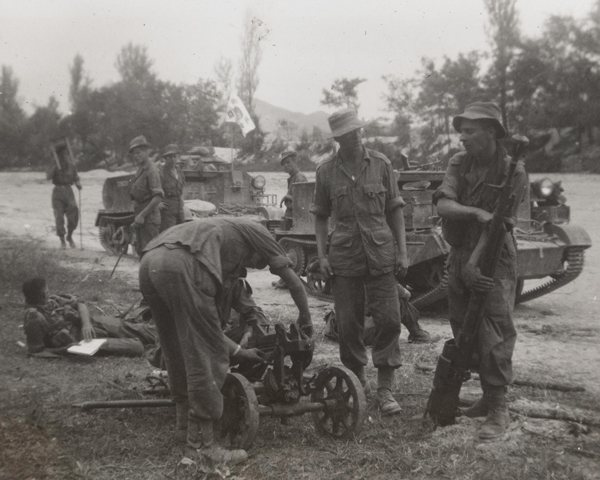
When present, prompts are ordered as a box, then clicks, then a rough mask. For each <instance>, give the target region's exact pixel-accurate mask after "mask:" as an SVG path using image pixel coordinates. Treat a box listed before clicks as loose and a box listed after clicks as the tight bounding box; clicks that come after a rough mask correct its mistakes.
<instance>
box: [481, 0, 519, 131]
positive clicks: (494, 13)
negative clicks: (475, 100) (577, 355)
mask: <svg viewBox="0 0 600 480" xmlns="http://www.w3.org/2000/svg"><path fill="white" fill-rule="evenodd" d="M483 1H484V4H485V8H486V10H487V12H488V21H489V25H488V28H487V34H488V38H489V41H490V44H491V46H492V53H493V57H494V61H493V64H492V67H491V69H490V72H489V76H488V83H489V86H490V90H491V92H492V93H493V94H494V95H495V96H497V98H498V99H499V102H498V103H499V106H500V110H501V111H502V123H503V124H504V126H505V127H506V128H508V127H509V125H508V115H507V104H508V102H509V88H510V86H509V83H508V78H509V69H510V66H511V62H512V59H513V57H514V53H515V49H516V48H517V47H518V46H519V44H520V30H519V13H518V11H517V7H516V4H517V0H483Z"/></svg>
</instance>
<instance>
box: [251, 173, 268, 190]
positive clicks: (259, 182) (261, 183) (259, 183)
mask: <svg viewBox="0 0 600 480" xmlns="http://www.w3.org/2000/svg"><path fill="white" fill-rule="evenodd" d="M266 184H267V180H266V179H265V177H263V176H262V175H257V176H256V177H254V178H253V179H252V186H253V187H254V188H256V189H257V190H262V189H263V188H265V185H266Z"/></svg>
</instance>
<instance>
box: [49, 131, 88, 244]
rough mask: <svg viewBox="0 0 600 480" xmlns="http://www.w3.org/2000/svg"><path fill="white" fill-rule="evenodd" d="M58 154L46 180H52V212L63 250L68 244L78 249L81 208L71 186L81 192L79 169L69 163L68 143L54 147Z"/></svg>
mask: <svg viewBox="0 0 600 480" xmlns="http://www.w3.org/2000/svg"><path fill="white" fill-rule="evenodd" d="M52 148H53V149H54V152H55V153H56V157H55V159H56V160H57V164H54V165H52V167H51V168H50V170H48V172H47V173H46V178H47V179H48V180H52V183H53V184H54V189H53V190H52V210H54V221H55V223H56V235H58V238H59V239H60V246H61V248H67V243H66V242H65V233H66V234H67V238H66V240H67V242H69V246H70V247H71V248H76V245H75V242H74V241H73V232H74V231H75V229H76V228H77V223H78V222H79V208H77V202H76V201H75V195H73V189H72V188H71V185H73V184H75V186H76V187H77V188H78V189H79V190H81V189H82V186H81V182H80V180H79V174H78V173H77V168H76V167H75V165H73V164H72V163H71V162H70V161H69V151H68V149H67V145H66V142H65V143H60V144H58V145H56V146H53V147H52ZM65 217H67V229H66V231H65Z"/></svg>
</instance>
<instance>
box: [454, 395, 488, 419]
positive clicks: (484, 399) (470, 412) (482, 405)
mask: <svg viewBox="0 0 600 480" xmlns="http://www.w3.org/2000/svg"><path fill="white" fill-rule="evenodd" d="M489 408H490V404H489V398H488V394H487V393H486V392H485V391H484V392H483V395H482V396H481V398H480V399H479V400H477V401H476V402H475V403H474V404H473V405H471V406H470V407H467V408H461V409H460V413H462V414H463V415H464V416H465V417H469V418H477V417H487V414H488V411H489Z"/></svg>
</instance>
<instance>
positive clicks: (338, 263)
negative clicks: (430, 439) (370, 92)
mask: <svg viewBox="0 0 600 480" xmlns="http://www.w3.org/2000/svg"><path fill="white" fill-rule="evenodd" d="M328 120H329V126H330V128H331V134H332V136H333V138H334V139H335V141H336V142H337V143H338V144H339V147H340V148H339V151H338V153H337V154H335V155H333V156H332V157H331V158H329V159H327V160H325V161H323V162H322V163H321V164H320V165H319V166H318V167H317V174H316V186H315V201H314V203H313V204H312V205H311V208H310V211H311V212H312V213H313V214H314V215H315V216H316V222H315V231H316V237H317V249H318V255H319V263H320V270H321V274H322V275H323V276H324V277H325V278H329V277H332V290H333V298H334V302H335V311H336V318H337V319H338V325H339V327H338V328H339V344H340V358H341V360H342V363H343V364H344V365H345V366H346V367H347V368H349V369H351V370H352V371H353V372H354V373H355V374H356V375H357V377H358V378H359V379H360V381H361V383H362V384H363V386H364V387H365V390H366V391H367V392H368V391H369V385H368V383H367V379H366V375H365V366H366V364H367V361H368V358H367V351H366V348H365V345H364V338H363V335H364V331H363V330H364V311H365V291H366V296H367V297H368V298H369V306H370V308H371V313H372V315H373V320H374V323H375V325H376V334H375V338H374V341H373V347H372V357H373V365H374V366H375V367H376V368H377V372H378V375H377V377H378V378H377V396H376V399H377V404H378V406H379V408H380V409H381V412H382V414H383V415H391V414H395V413H398V412H400V406H399V405H398V402H396V400H395V399H394V397H393V396H392V383H393V379H394V376H395V370H396V369H397V368H399V367H400V365H401V359H400V348H399V346H398V338H399V336H400V304H399V299H398V289H397V282H396V278H395V275H396V273H397V272H398V273H400V274H401V275H404V274H405V273H406V270H407V268H408V260H407V252H406V237H405V231H404V216H403V214H402V207H403V206H404V204H405V203H404V200H403V199H402V197H401V196H400V192H399V190H398V184H397V182H396V177H395V174H394V171H393V169H392V165H391V163H390V161H389V160H388V159H387V158H386V157H385V155H383V154H381V153H379V152H375V151H373V150H369V149H367V148H365V147H364V146H363V145H362V136H361V130H362V127H363V126H364V125H365V124H366V123H365V122H363V121H362V120H360V119H359V118H358V116H357V115H356V112H355V111H354V110H353V109H345V110H340V111H338V112H335V113H334V114H332V115H331V116H330V117H329V119H328ZM330 216H333V217H335V219H336V224H335V228H334V230H333V233H332V234H331V240H330V247H329V252H327V250H326V247H327V236H328V219H329V217H330Z"/></svg>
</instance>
